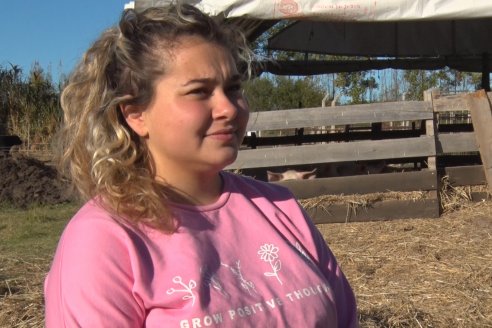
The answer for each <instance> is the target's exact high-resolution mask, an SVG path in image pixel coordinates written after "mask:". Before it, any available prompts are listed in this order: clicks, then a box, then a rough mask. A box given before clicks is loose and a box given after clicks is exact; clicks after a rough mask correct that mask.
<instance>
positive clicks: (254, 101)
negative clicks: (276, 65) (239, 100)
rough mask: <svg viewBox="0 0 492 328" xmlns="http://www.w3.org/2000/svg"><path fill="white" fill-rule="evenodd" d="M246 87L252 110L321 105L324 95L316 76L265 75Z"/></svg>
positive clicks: (250, 82)
mask: <svg viewBox="0 0 492 328" xmlns="http://www.w3.org/2000/svg"><path fill="white" fill-rule="evenodd" d="M244 89H245V95H246V97H247V99H248V102H249V105H250V109H251V110H252V111H265V110H278V109H292V108H306V107H319V106H321V100H322V99H323V96H324V90H323V87H322V86H321V83H320V82H319V79H317V78H316V77H294V78H293V77H285V76H265V77H259V78H256V79H253V80H251V81H249V82H247V83H246V85H245V87H244Z"/></svg>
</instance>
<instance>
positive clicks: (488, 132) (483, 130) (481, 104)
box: [467, 90, 492, 193]
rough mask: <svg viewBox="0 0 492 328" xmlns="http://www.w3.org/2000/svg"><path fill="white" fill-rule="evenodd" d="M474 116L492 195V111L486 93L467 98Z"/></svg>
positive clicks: (476, 93)
mask: <svg viewBox="0 0 492 328" xmlns="http://www.w3.org/2000/svg"><path fill="white" fill-rule="evenodd" d="M467 100H468V103H469V105H470V111H471V115H472V122H473V129H474V131H475V137H476V139H477V144H478V149H479V150H480V157H481V159H482V164H483V169H484V172H485V178H486V180H487V184H488V189H489V192H491V193H492V128H491V127H492V111H491V107H490V101H489V98H488V97H487V94H486V93H485V91H483V90H480V91H477V92H475V93H471V94H469V95H468V97H467Z"/></svg>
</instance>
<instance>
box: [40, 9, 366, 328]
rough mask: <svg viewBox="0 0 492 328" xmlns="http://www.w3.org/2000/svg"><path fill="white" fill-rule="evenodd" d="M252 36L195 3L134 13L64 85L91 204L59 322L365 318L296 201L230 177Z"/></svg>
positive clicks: (68, 250) (68, 133) (72, 152)
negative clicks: (247, 37) (247, 42)
mask: <svg viewBox="0 0 492 328" xmlns="http://www.w3.org/2000/svg"><path fill="white" fill-rule="evenodd" d="M248 58H249V50H248V49H247V47H246V45H245V42H244V39H243V38H241V37H240V35H238V33H236V32H234V31H233V30H231V29H230V28H225V27H222V26H219V25H218V24H217V23H216V22H214V21H213V19H211V18H210V17H208V16H207V15H204V14H203V13H201V12H200V11H199V10H197V9H196V8H194V7H192V6H186V5H178V6H169V7H165V8H152V9H148V10H146V11H144V12H142V13H136V12H133V11H127V12H125V13H124V14H123V17H122V19H121V21H120V23H119V26H118V27H115V28H112V29H109V30H107V31H106V32H104V33H103V34H102V36H101V37H100V38H99V39H98V40H97V41H96V42H95V43H94V45H93V46H92V47H91V48H90V49H89V50H88V51H87V53H86V54H85V55H84V58H83V60H82V61H81V63H80V64H79V65H78V67H77V68H76V70H75V71H74V73H73V74H72V76H71V78H70V82H69V84H68V86H67V87H66V89H65V90H64V92H63V94H62V107H63V109H64V114H65V126H64V128H63V130H62V132H61V140H62V147H61V149H62V152H61V156H60V159H61V161H60V162H61V164H62V165H61V167H62V168H64V172H67V173H68V174H69V176H70V177H71V179H72V181H73V182H74V184H75V186H76V187H77V188H78V190H79V191H80V193H81V195H82V196H84V197H85V198H86V199H87V202H86V203H85V205H83V207H82V208H81V209H80V210H79V212H78V213H77V214H76V215H75V216H74V217H73V218H72V220H71V221H70V222H69V224H68V225H67V227H66V229H65V231H64V232H63V235H62V237H61V239H60V242H59V245H58V248H57V251H56V255H55V257H54V260H53V263H52V267H51V270H50V272H49V274H48V276H47V278H46V282H45V301H46V325H47V327H79V326H80V327H210V326H222V327H344V328H345V327H356V326H357V325H358V323H357V314H356V305H355V299H354V295H353V292H352V290H351V288H350V286H349V284H348V282H347V280H346V279H345V277H344V275H343V273H342V272H341V270H340V268H339V266H338V265H337V262H336V260H335V257H334V256H333V254H332V253H331V252H330V250H329V249H328V248H327V246H326V243H325V242H324V240H323V238H322V236H321V235H320V233H319V232H318V231H317V229H316V228H315V227H314V226H313V224H312V223H311V221H310V219H309V218H308V217H307V215H306V213H305V212H304V211H303V210H302V208H301V207H300V206H299V205H298V203H297V202H296V200H295V199H294V198H293V196H292V194H291V193H290V192H289V191H288V190H287V189H285V188H282V187H280V186H277V185H273V184H268V183H264V182H258V181H255V180H252V179H249V178H245V177H242V176H238V175H233V174H231V173H227V172H224V171H222V170H223V168H224V167H226V166H227V165H229V164H230V163H232V162H233V161H234V160H235V159H236V156H237V153H238V149H239V146H240V144H241V142H242V138H243V135H244V132H245V129H246V124H247V121H248V106H247V103H246V101H245V99H244V97H243V94H242V90H241V81H242V79H243V74H242V73H243V72H241V71H239V70H238V67H248V65H247V64H248V60H249V59H248Z"/></svg>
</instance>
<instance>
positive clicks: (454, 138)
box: [436, 132, 478, 155]
mask: <svg viewBox="0 0 492 328" xmlns="http://www.w3.org/2000/svg"><path fill="white" fill-rule="evenodd" d="M436 148H437V155H444V154H449V153H464V152H473V151H478V146H477V141H476V138H475V134H474V133H473V132H461V133H439V134H438V135H437V145H436Z"/></svg>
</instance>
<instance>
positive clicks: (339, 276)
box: [311, 224, 359, 328]
mask: <svg viewBox="0 0 492 328" xmlns="http://www.w3.org/2000/svg"><path fill="white" fill-rule="evenodd" d="M311 231H312V235H313V239H314V243H315V245H316V250H317V255H318V261H319V264H318V265H319V267H320V269H321V271H322V272H323V274H324V276H325V277H326V279H327V280H328V282H329V284H330V286H331V288H332V289H333V291H334V293H335V300H336V307H337V316H338V325H339V327H344V328H345V327H347V328H355V327H359V320H358V317H357V305H356V300H355V295H354V292H353V291H352V288H351V287H350V284H349V282H348V280H347V278H346V277H345V275H344V274H343V272H342V270H341V269H340V266H339V265H338V263H337V260H336V258H335V255H333V253H332V252H331V250H330V249H329V248H328V245H327V244H326V242H325V240H324V238H323V236H322V235H321V233H320V232H319V230H318V229H317V228H316V227H315V226H314V224H312V225H311Z"/></svg>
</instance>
